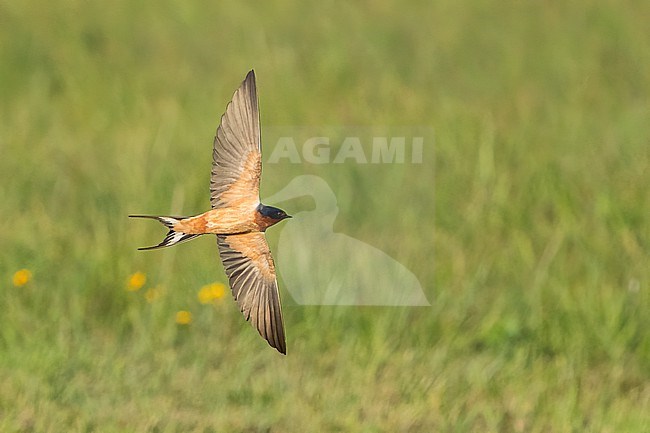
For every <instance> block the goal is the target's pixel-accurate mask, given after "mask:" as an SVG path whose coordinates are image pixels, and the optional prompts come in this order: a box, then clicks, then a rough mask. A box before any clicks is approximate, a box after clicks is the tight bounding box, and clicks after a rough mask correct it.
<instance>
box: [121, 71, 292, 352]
mask: <svg viewBox="0 0 650 433" xmlns="http://www.w3.org/2000/svg"><path fill="white" fill-rule="evenodd" d="M261 173H262V151H261V137H260V121H259V109H258V101H257V88H256V86H255V73H254V72H253V71H252V70H251V71H250V72H249V73H248V75H246V79H245V80H244V81H243V82H242V84H241V86H240V87H239V89H237V91H236V92H235V94H234V95H233V97H232V100H231V101H230V103H229V104H228V105H227V106H226V112H225V113H224V115H223V116H222V117H221V123H220V124H219V127H218V128H217V135H216V137H215V139H214V148H213V151H212V175H211V178H210V203H211V205H212V209H211V210H209V211H207V212H205V213H202V214H200V215H196V216H193V217H171V216H153V215H129V216H130V217H134V218H152V219H155V220H158V221H159V222H161V223H162V224H164V225H165V226H166V227H167V228H168V229H169V233H167V236H166V237H165V239H164V240H163V241H162V242H161V243H160V244H158V245H155V246H152V247H146V248H139V249H140V250H153V249H158V248H164V247H169V246H172V245H176V244H179V243H181V242H186V241H189V240H190V239H194V238H195V237H197V236H201V235H203V234H215V235H217V244H218V246H219V255H220V257H221V262H222V263H223V266H224V269H225V271H226V275H227V276H228V279H229V281H230V288H231V289H232V293H233V296H234V298H235V300H236V301H237V304H238V305H239V308H240V310H241V312H242V313H243V314H244V317H245V318H246V320H249V321H250V322H251V323H252V325H253V326H255V327H256V328H257V330H258V332H259V333H260V335H261V336H262V337H263V338H265V339H266V341H268V343H269V344H270V345H271V346H272V347H274V348H275V349H277V350H278V351H279V352H280V353H282V354H286V350H287V349H286V342H285V336H284V324H283V321H282V310H281V305H280V294H279V292H278V283H277V278H276V274H275V264H274V262H273V257H272V256H271V251H270V249H269V245H268V244H267V242H266V238H265V234H264V232H265V231H266V229H268V228H269V227H271V226H272V225H274V224H277V223H278V222H280V221H282V220H284V219H286V218H291V216H289V215H287V214H286V213H285V212H284V211H283V210H281V209H278V208H276V207H272V206H265V205H263V204H262V203H260V197H259V191H260V175H261Z"/></svg>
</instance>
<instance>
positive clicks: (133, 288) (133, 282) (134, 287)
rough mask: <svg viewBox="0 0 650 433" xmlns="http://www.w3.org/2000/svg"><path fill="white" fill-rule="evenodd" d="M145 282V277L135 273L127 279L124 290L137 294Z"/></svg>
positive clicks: (140, 273) (142, 274)
mask: <svg viewBox="0 0 650 433" xmlns="http://www.w3.org/2000/svg"><path fill="white" fill-rule="evenodd" d="M146 282H147V276H146V275H145V274H144V273H142V272H136V273H135V274H133V275H131V276H130V277H129V281H128V282H127V283H126V290H128V291H129V292H137V291H138V290H140V289H141V288H142V286H144V283H146Z"/></svg>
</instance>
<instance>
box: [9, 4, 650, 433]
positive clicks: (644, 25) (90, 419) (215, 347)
mask: <svg viewBox="0 0 650 433" xmlns="http://www.w3.org/2000/svg"><path fill="white" fill-rule="evenodd" d="M648 16H650V3H648V2H643V1H627V2H616V1H607V0H601V1H596V2H590V1H576V2H560V1H547V2H511V1H506V2H496V1H476V2H465V3H460V2H455V1H442V2H436V3H435V4H434V3H432V2H428V1H414V2H410V3H404V2H397V1H388V0H379V1H367V2H360V3H356V2H341V1H336V2H332V3H328V2H323V3H319V2H313V3H311V2H310V3H308V2H297V1H295V2H294V1H277V2H267V3H262V2H260V3H248V2H230V3H228V4H226V3H225V2H207V1H204V2H196V1H187V2H184V1H172V0H162V1H151V0H143V1H139V2H131V1H126V0H116V1H113V2H110V3H105V2H104V3H102V2H88V1H72V0H70V1H53V2H37V1H23V2H17V1H5V0H3V1H0V152H1V156H0V199H1V204H0V221H1V222H2V228H1V229H0V246H1V251H2V253H1V254H0V284H1V286H0V287H2V291H1V292H0V431H2V432H95V431H96V432H160V433H162V432H222V431H245V432H267V431H271V432H285V431H286V432H290V431H296V432H303V431H331V432H334V431H351V432H356V431H360V432H366V431H367V432H380V431H387V432H396V431H417V432H420V431H421V432H429V431H453V432H483V431H485V432H490V431H491V432H645V431H650V335H649V332H650V287H649V280H650V266H648V265H649V263H650V260H649V255H650V254H649V251H650V227H649V224H648V219H649V217H650V193H649V191H650V188H649V186H650V146H649V145H650V121H649V119H650V108H649V107H650V49H649V48H648V47H649V46H650V27H649V26H648ZM252 67H254V68H255V70H256V72H257V76H258V86H259V91H260V98H261V109H262V126H263V128H264V127H274V126H278V125H295V126H309V125H313V126H314V128H318V127H322V126H323V125H334V126H336V125H353V126H358V125H361V126H363V125H366V126H382V127H391V126H395V127H396V128H397V127H399V128H403V127H404V126H409V125H417V126H432V127H434V128H435V135H436V137H435V148H434V147H433V146H429V147H427V148H425V151H424V162H423V164H421V165H404V166H400V165H390V164H387V165H379V166H377V165H370V164H368V165H355V164H352V163H348V164H343V165H334V164H326V165H319V166H316V165H309V164H300V165H295V164H273V165H271V164H269V165H267V166H266V167H265V169H264V178H263V181H262V195H263V196H264V195H270V194H273V193H274V192H275V191H277V190H279V189H280V188H282V187H283V186H284V185H285V184H286V183H287V182H289V181H290V180H291V179H292V178H293V177H294V176H296V175H298V174H301V173H312V174H317V175H319V176H321V177H323V178H324V179H326V180H327V181H328V183H330V185H331V186H332V188H333V189H334V191H335V193H336V194H337V198H338V201H339V203H338V205H339V209H340V213H339V217H338V219H337V222H336V229H337V230H339V231H341V232H344V233H346V234H348V235H350V236H353V237H356V238H358V239H361V240H363V241H366V242H368V243H370V244H372V245H374V246H376V247H378V248H381V249H382V250H384V251H386V252H387V253H389V254H390V255H392V256H393V257H395V258H397V259H398V260H400V261H401V262H402V263H404V264H405V265H406V266H408V267H409V268H410V269H411V270H413V272H415V273H416V274H417V275H418V277H419V278H420V281H421V283H422V285H423V286H424V287H425V291H426V293H427V296H428V297H429V299H430V300H431V301H432V306H431V307H430V308H379V307H377V308H356V307H302V306H298V305H295V303H292V302H291V299H290V297H289V296H288V294H287V293H286V292H284V301H285V308H284V315H285V321H286V327H287V334H288V351H289V352H288V353H289V354H288V356H286V357H282V356H280V355H278V354H277V353H276V352H275V351H274V350H272V349H270V348H268V347H267V346H266V344H265V342H264V341H262V340H261V339H260V338H259V336H257V334H256V332H254V330H253V329H252V328H251V327H250V325H249V324H247V323H245V322H244V321H243V320H242V317H241V315H240V313H239V312H238V311H237V308H236V306H235V305H234V302H233V301H232V300H231V299H230V297H227V298H226V299H225V300H224V302H223V303H222V305H220V306H218V307H217V308H212V307H207V306H203V305H200V304H199V302H198V300H197V297H196V292H197V290H198V289H199V287H201V286H202V285H204V284H207V283H210V282H212V281H224V279H225V277H224V275H223V271H222V268H221V265H220V264H219V263H218V259H217V249H216V244H215V242H214V240H213V239H209V238H201V239H199V240H196V241H193V242H192V243H190V244H185V245H181V246H179V247H176V248H174V249H170V250H167V251H162V252H150V253H143V252H138V251H136V249H135V248H136V247H138V246H144V245H150V244H153V243H156V242H158V241H159V240H160V238H161V237H162V234H163V232H164V230H163V229H162V227H158V226H156V225H155V224H153V223H146V222H140V221H137V222H136V221H132V220H128V219H127V218H126V215H127V214H129V213H154V214H155V213H161V214H169V213H172V214H176V213H180V214H194V213H198V212H201V211H204V210H206V209H207V208H208V196H207V188H208V172H209V169H210V151H211V145H212V144H211V143H212V137H213V135H214V131H215V128H216V126H217V124H218V120H219V117H220V115H221V114H222V111H223V108H224V107H225V104H226V102H227V101H228V99H229V98H230V96H231V95H232V92H233V91H234V89H235V88H236V86H237V85H238V84H239V83H240V81H241V80H242V79H243V77H244V75H245V73H246V72H247V71H248V70H249V69H250V68H252ZM306 205H309V203H308V202H304V201H295V202H293V203H289V204H288V205H287V206H286V208H287V210H288V211H289V212H295V211H298V210H300V209H301V207H303V206H306ZM286 229H287V230H289V229H290V223H288V224H286ZM269 236H270V240H271V244H272V246H274V245H275V243H276V242H277V231H276V232H275V233H273V232H272V230H271V231H270V233H269ZM305 247H306V248H317V246H311V245H310V246H305ZM334 253H335V252H329V254H334ZM324 257H325V258H324V260H326V254H324ZM280 266H291V263H281V264H280ZM21 268H27V269H29V270H31V271H32V273H33V279H32V281H30V283H29V284H27V285H26V286H24V287H14V286H13V284H12V275H13V273H14V272H15V271H17V270H18V269H21ZM135 271H142V272H145V273H146V274H147V277H148V281H147V285H146V286H145V288H143V289H142V290H141V291H140V292H135V293H132V292H127V291H126V290H125V285H126V280H127V278H128V277H129V275H130V274H132V273H133V272H135ZM377 274H378V276H380V277H381V275H382V270H381V269H379V270H377ZM158 285H159V286H160V287H162V288H163V290H164V296H162V297H161V298H160V299H158V300H157V301H155V302H153V303H151V304H149V303H147V302H146V301H145V300H144V298H143V295H142V292H143V291H144V290H145V289H146V288H147V287H154V286H158ZM181 309H187V310H189V311H191V312H192V313H193V314H194V321H193V323H192V324H191V325H190V326H186V327H184V326H179V325H176V323H175V322H174V315H175V313H176V311H178V310H181Z"/></svg>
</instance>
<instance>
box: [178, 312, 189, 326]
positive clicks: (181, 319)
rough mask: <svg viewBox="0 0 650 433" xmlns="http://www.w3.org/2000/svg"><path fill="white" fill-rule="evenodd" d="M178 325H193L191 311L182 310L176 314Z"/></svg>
mask: <svg viewBox="0 0 650 433" xmlns="http://www.w3.org/2000/svg"><path fill="white" fill-rule="evenodd" d="M176 323H178V324H179V325H189V324H190V323H192V313H190V312H189V311H185V310H181V311H179V312H177V313H176Z"/></svg>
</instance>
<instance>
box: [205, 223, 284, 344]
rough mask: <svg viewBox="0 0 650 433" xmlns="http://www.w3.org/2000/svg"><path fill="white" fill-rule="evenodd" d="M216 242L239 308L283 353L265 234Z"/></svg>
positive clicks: (281, 327) (222, 238) (279, 314)
mask: <svg viewBox="0 0 650 433" xmlns="http://www.w3.org/2000/svg"><path fill="white" fill-rule="evenodd" d="M217 240H218V244H219V255H220V256H221V261H222V262H223V266H224V268H225V269H226V275H227V276H228V279H229V280H230V288H231V289H232V293H233V296H234V297H235V300H236V301H237V304H238V305H239V309H240V310H241V312H242V313H243V314H244V317H245V318H246V320H250V322H251V323H252V325H253V326H255V327H256V328H257V330H258V332H259V333H260V335H261V336H262V337H264V338H265V339H266V341H268V342H269V344H270V345H271V346H272V347H275V348H276V349H277V350H278V351H279V352H280V353H283V354H286V353H287V348H286V342H285V338H284V324H283V321H282V310H281V306H280V294H279V292H278V282H277V280H276V276H275V265H274V263H273V257H271V251H270V250H269V245H268V244H267V243H266V239H265V237H264V233H260V232H252V233H245V234H238V235H218V236H217Z"/></svg>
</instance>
